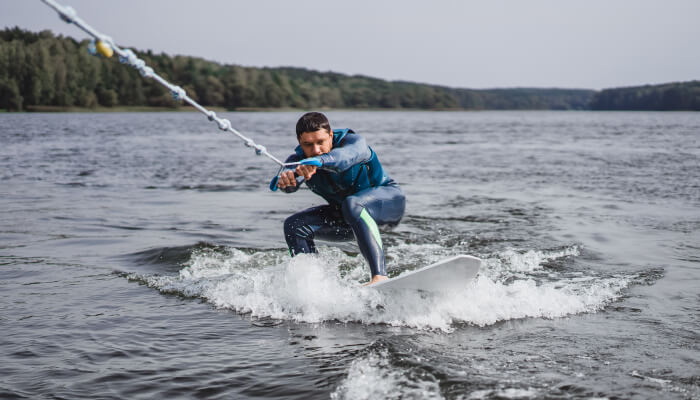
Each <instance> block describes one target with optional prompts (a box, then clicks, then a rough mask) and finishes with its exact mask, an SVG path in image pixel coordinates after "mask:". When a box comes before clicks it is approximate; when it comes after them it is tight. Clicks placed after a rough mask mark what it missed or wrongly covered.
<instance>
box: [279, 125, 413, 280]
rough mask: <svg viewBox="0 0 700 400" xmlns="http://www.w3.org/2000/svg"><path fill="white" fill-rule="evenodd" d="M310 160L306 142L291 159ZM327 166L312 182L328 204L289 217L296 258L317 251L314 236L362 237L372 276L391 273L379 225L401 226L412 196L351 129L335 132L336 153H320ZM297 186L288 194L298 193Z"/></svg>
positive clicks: (286, 227) (333, 238) (291, 248)
mask: <svg viewBox="0 0 700 400" xmlns="http://www.w3.org/2000/svg"><path fill="white" fill-rule="evenodd" d="M304 158H306V157H305V156H304V152H303V151H302V149H301V146H297V148H296V149H295V153H294V154H292V155H291V156H289V158H287V161H286V162H296V161H300V160H302V159H304ZM316 158H318V159H319V160H321V162H322V166H321V167H319V168H317V169H316V173H315V174H314V175H313V176H312V177H311V179H309V180H307V181H306V185H307V186H308V187H309V188H310V189H311V190H312V191H313V192H314V193H316V194H318V195H319V196H321V197H323V198H324V199H325V200H326V201H327V202H328V205H323V206H316V207H312V208H309V209H307V210H304V211H301V212H298V213H296V214H294V215H292V216H291V217H289V218H287V219H286V220H285V221H284V236H285V239H286V240H287V245H288V246H289V252H290V254H291V255H292V256H294V255H295V254H299V253H315V252H316V246H315V245H314V238H318V239H322V240H329V241H345V240H350V239H352V237H353V234H354V236H355V238H356V239H357V244H358V245H359V247H360V251H361V252H362V255H363V256H364V257H365V259H367V262H368V263H369V266H370V270H371V271H372V276H374V275H386V268H385V265H384V247H383V245H382V239H381V235H380V233H379V228H378V226H382V225H390V226H391V225H396V224H398V223H399V221H400V220H401V218H402V217H403V214H404V210H405V208H406V198H405V197H404V195H403V193H402V192H401V188H399V185H398V184H397V183H396V182H395V181H394V180H392V179H391V178H389V176H387V175H386V173H385V172H384V169H383V168H382V165H381V163H380V162H379V159H378V158H377V154H376V153H375V152H374V150H372V149H371V148H370V147H369V146H368V145H367V143H366V142H365V140H364V139H363V138H362V137H361V136H360V135H358V134H356V133H354V132H353V131H352V130H350V129H335V130H333V146H332V148H331V151H330V152H328V153H326V154H322V155H320V156H317V157H316ZM303 181H304V178H303V177H301V176H300V177H297V185H296V186H288V187H286V188H285V189H284V191H285V192H287V193H291V192H295V191H296V190H297V189H298V188H299V185H300V184H301V182H303Z"/></svg>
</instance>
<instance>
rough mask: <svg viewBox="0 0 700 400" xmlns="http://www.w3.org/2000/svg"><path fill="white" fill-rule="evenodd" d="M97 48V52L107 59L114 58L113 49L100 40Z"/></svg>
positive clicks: (96, 44)
mask: <svg viewBox="0 0 700 400" xmlns="http://www.w3.org/2000/svg"><path fill="white" fill-rule="evenodd" d="M95 48H96V49H97V52H98V53H100V54H102V56H103V57H105V58H110V57H112V54H114V50H112V47H110V45H108V44H107V43H105V42H103V41H101V40H98V41H97V43H95Z"/></svg>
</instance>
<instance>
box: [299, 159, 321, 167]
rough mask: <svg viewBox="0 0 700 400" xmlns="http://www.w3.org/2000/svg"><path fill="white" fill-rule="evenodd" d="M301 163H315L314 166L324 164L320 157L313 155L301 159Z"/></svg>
mask: <svg viewBox="0 0 700 400" xmlns="http://www.w3.org/2000/svg"><path fill="white" fill-rule="evenodd" d="M299 165H313V166H314V167H320V166H322V165H323V163H322V162H321V160H320V159H319V158H318V157H311V158H305V159H303V160H301V161H299Z"/></svg>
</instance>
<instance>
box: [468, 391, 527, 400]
mask: <svg viewBox="0 0 700 400" xmlns="http://www.w3.org/2000/svg"><path fill="white" fill-rule="evenodd" d="M538 394H539V392H538V391H537V390H536V389H533V388H527V389H518V388H507V389H499V390H476V391H474V392H472V393H470V394H469V397H467V399H470V400H471V399H486V398H494V397H495V398H497V399H532V398H536V397H538Z"/></svg>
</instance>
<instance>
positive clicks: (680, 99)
mask: <svg viewBox="0 0 700 400" xmlns="http://www.w3.org/2000/svg"><path fill="white" fill-rule="evenodd" d="M591 109H593V110H643V111H700V81H691V82H683V83H667V84H663V85H645V86H636V87H626V88H616V89H605V90H603V91H600V92H598V93H596V94H595V96H594V97H593V100H591Z"/></svg>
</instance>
